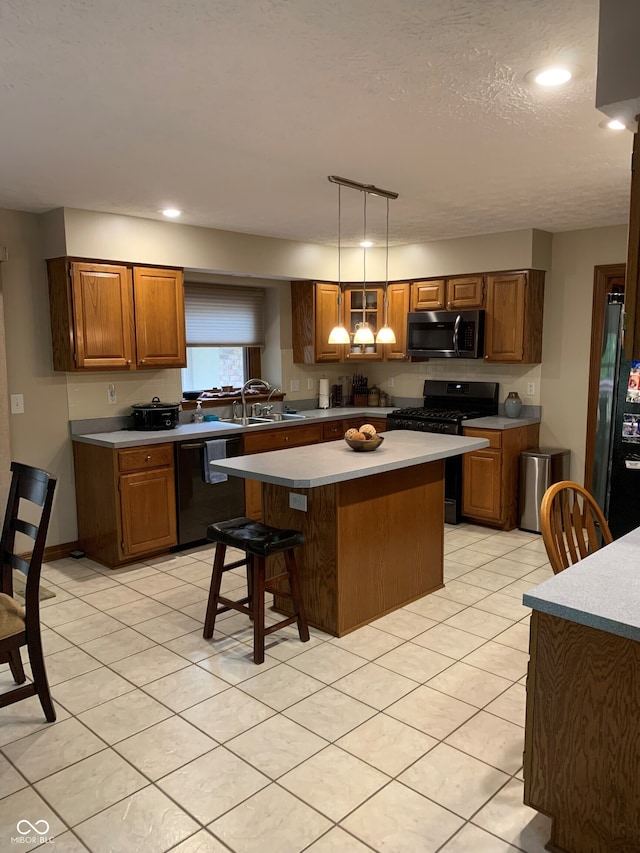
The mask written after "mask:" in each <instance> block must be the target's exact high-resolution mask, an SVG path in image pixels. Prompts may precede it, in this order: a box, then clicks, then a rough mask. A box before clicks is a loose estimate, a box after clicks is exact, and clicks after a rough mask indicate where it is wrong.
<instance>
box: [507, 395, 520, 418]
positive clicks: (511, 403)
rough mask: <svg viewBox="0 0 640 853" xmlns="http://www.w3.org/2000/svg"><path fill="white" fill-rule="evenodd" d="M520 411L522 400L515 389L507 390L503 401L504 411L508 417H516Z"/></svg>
mask: <svg viewBox="0 0 640 853" xmlns="http://www.w3.org/2000/svg"><path fill="white" fill-rule="evenodd" d="M521 411H522V400H521V399H520V397H519V396H518V392H517V391H509V393H508V394H507V399H506V400H505V401H504V413H505V415H506V416H507V417H508V418H517V417H518V415H519V414H520V412H521Z"/></svg>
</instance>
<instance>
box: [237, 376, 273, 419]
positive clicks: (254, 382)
mask: <svg viewBox="0 0 640 853" xmlns="http://www.w3.org/2000/svg"><path fill="white" fill-rule="evenodd" d="M247 388H262V389H263V390H264V391H271V385H269V383H268V382H266V381H265V380H264V379H247V381H246V382H245V383H244V385H243V386H242V390H241V391H240V397H241V398H242V422H243V423H245V424H246V422H247V398H246V397H245V393H244V392H245V391H246V390H247Z"/></svg>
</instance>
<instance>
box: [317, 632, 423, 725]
mask: <svg viewBox="0 0 640 853" xmlns="http://www.w3.org/2000/svg"><path fill="white" fill-rule="evenodd" d="M416 648H417V647H416ZM380 660H382V658H380ZM418 684H419V682H418V681H413V680H412V679H410V678H406V677H405V676H404V675H399V674H398V673H397V672H392V671H391V669H387V668H386V667H382V666H378V664H377V663H369V664H367V665H366V666H363V667H361V668H360V669H357V670H356V671H355V672H352V673H351V674H350V675H347V676H345V677H344V678H340V679H338V681H334V683H333V686H334V687H335V688H336V690H341V691H342V692H343V693H347V694H348V695H349V696H352V697H353V698H354V699H358V701H360V702H365V703H366V704H367V705H371V706H372V707H373V708H376V709H377V710H378V711H382V709H383V708H386V707H387V706H388V705H391V704H392V703H393V702H396V701H397V700H398V699H400V697H401V696H405V695H406V694H407V693H410V692H411V691H412V690H415V688H416V687H417V686H418Z"/></svg>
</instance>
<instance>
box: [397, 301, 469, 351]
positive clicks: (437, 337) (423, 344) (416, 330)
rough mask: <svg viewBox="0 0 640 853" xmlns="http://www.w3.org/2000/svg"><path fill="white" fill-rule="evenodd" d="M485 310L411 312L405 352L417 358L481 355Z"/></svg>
mask: <svg viewBox="0 0 640 853" xmlns="http://www.w3.org/2000/svg"><path fill="white" fill-rule="evenodd" d="M483 347H484V311H412V312H411V313H410V314H409V315H408V319H407V355H413V356H417V357H420V358H482V354H483Z"/></svg>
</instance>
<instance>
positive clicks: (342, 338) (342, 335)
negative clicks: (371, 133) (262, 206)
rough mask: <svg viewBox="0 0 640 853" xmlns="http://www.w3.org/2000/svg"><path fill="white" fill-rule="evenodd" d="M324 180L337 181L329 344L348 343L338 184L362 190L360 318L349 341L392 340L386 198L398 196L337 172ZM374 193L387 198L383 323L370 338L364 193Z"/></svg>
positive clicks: (357, 342) (391, 342)
mask: <svg viewBox="0 0 640 853" xmlns="http://www.w3.org/2000/svg"><path fill="white" fill-rule="evenodd" d="M328 180H329V181H331V183H334V184H338V287H339V291H338V323H337V325H336V326H334V328H333V329H332V330H331V332H330V333H329V343H330V344H338V343H339V344H348V343H350V336H349V332H348V330H347V329H346V328H345V327H344V326H343V325H342V324H341V323H340V306H341V304H342V279H341V266H340V251H341V207H340V187H341V186H345V187H349V188H350V189H354V190H358V191H360V192H362V193H364V204H363V217H362V219H363V237H362V244H361V245H363V250H362V253H363V254H362V268H363V269H362V272H363V275H362V322H361V323H358V324H357V326H356V331H355V334H354V337H353V343H354V344H357V345H360V344H365V345H366V344H369V345H370V344H373V343H377V344H394V343H395V342H396V336H395V335H394V333H393V329H391V327H390V326H389V324H388V318H389V300H388V297H387V290H388V287H389V199H395V198H398V193H396V192H393V191H392V190H383V189H380V188H379V187H376V186H374V185H373V184H361V183H359V182H358V181H352V180H350V179H349V178H340V177H338V176H337V175H329V176H328ZM368 195H378V196H382V197H383V198H386V200H387V235H386V257H385V269H386V274H385V285H384V297H383V325H382V328H381V329H380V330H379V331H378V334H377V336H376V337H375V338H374V334H373V330H372V329H371V327H370V326H369V323H368V322H367V314H366V312H367V246H366V245H365V244H366V243H367V196H368Z"/></svg>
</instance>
